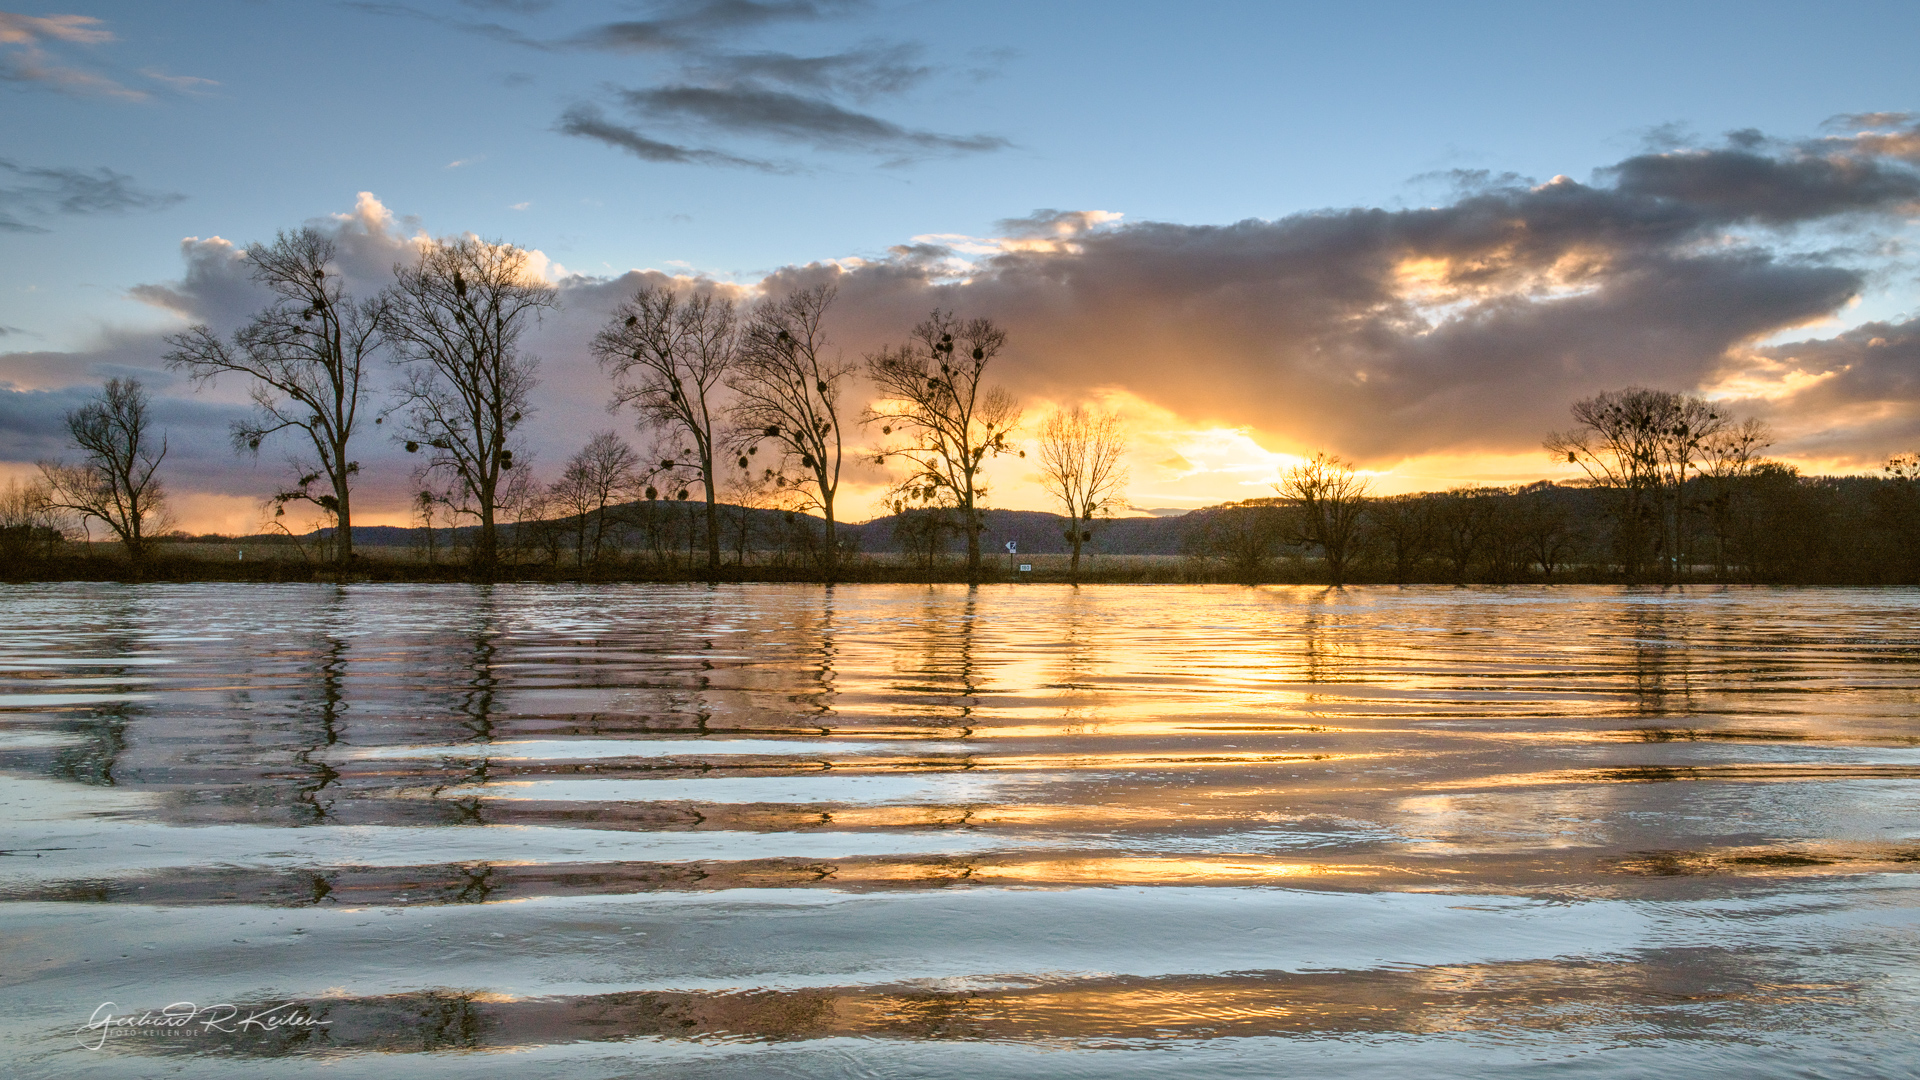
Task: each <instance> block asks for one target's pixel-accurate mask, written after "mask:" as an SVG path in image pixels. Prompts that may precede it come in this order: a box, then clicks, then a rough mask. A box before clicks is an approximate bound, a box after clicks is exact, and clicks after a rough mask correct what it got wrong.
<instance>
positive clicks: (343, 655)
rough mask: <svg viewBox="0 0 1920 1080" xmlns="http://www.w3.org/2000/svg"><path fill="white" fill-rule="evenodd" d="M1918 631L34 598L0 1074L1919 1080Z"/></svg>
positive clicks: (1111, 597)
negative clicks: (1800, 1079) (138, 1026)
mask: <svg viewBox="0 0 1920 1080" xmlns="http://www.w3.org/2000/svg"><path fill="white" fill-rule="evenodd" d="M1916 601H1920V594H1916V593H1915V592H1913V591H1910V590H1858V591H1849V590H1817V591H1816V590H1744V589H1736V590H1710V591H1703V590H1685V591H1682V590H1666V591H1659V590H1646V591H1636V590H1622V589H1600V588H1594V589H1574V588H1560V589H1489V590H1465V589H1395V588H1353V589H1347V590H1344V591H1338V592H1332V591H1327V590H1324V589H1309V588H1281V589H1258V590H1252V589H1237V588H1228V587H1195V588H1184V587H1108V588H1101V587H1094V588H1081V589H1078V590H1075V589H1068V588H1055V587H1047V586H993V587H987V588H982V589H978V590H971V591H970V590H967V589H965V588H963V587H958V586H955V587H932V588H928V587H910V586H897V587H895V586H884V587H883V586H873V587H866V586H863V587H839V588H834V589H831V590H829V589H823V588H818V587H801V586H795V587H782V586H764V585H756V586H741V587H720V588H708V587H703V586H630V587H618V586H616V587H549V586H498V587H492V588H483V587H468V586H372V585H365V586H360V585H356V586H344V587H337V586H262V585H225V584H223V585H197V586H121V585H80V584H76V585H51V586H28V587H10V588H6V589H4V590H0V1054H3V1055H4V1059H5V1060H7V1061H9V1062H10V1063H11V1064H12V1066H13V1068H14V1069H15V1071H16V1072H17V1073H18V1075H21V1076H29V1077H56V1076H60V1077H64V1076H77V1075H85V1076H103V1077H135V1076H138V1077H146V1076H174V1075H177V1076H216V1077H224V1076H229V1075H230V1076H235V1077H240V1076H258V1075H274V1076H280V1075H304V1074H306V1073H307V1072H308V1071H315V1072H319V1071H324V1072H325V1073H326V1074H327V1075H332V1076H341V1077H347V1076H378V1077H382V1078H383V1080H386V1078H393V1080H401V1078H410V1077H442V1076H446V1077H454V1076H458V1077H468V1076H475V1075H487V1076H491V1075H500V1076H515V1077H522V1076H524V1077H625V1076H635V1075H641V1074H645V1075H648V1076H659V1077H680V1076H685V1077H704V1076H716V1077H719V1076H725V1077H735V1076H743V1077H752V1076H820V1077H841V1076H848V1077H851V1076H929V1077H932V1076H956V1077H962V1076H964V1077H968V1078H981V1077H992V1076H1002V1075H1005V1076H1070V1077H1077V1076H1087V1077H1096V1076H1100V1077H1104V1076H1155V1077H1161V1076H1164V1077H1191V1076H1199V1077H1204V1076H1269V1075H1276V1074H1285V1073H1290V1072H1304V1073H1310V1074H1315V1075H1343V1074H1349V1075H1367V1076H1396V1075H1406V1076H1419V1077H1431V1076H1435V1075H1460V1076H1470V1075H1515V1076H1521V1075H1525V1076H1532V1075H1540V1074H1542V1073H1554V1074H1566V1075H1576V1076H1588V1075H1592V1076H1605V1077H1616V1076H1617V1077H1627V1076H1633V1077H1640V1076H1657V1075H1675V1076H1680V1075H1699V1074H1701V1073H1703V1072H1707V1071H1720V1072H1728V1073H1735V1072H1738V1073H1746V1074H1752V1075H1780V1076H1799V1075H1818V1076H1850V1075H1859V1076H1892V1075H1915V1074H1916V1072H1915V1070H1916V1066H1915V1061H1916V1060H1920V1054H1916V1049H1920V1048H1917V1047H1916V1040H1915V1037H1914V1035H1913V1032H1914V1031H1915V1029H1916V1026H1917V1025H1920V932H1917V931H1920V918H1917V917H1916V912H1917V911H1920V906H1917V905H1916V901H1920V893H1917V892H1916V891H1915V888H1914V886H1915V884H1916V878H1915V877H1914V871H1915V870H1916V869H1920V783H1916V780H1920V619H1916ZM105 1002H113V1003H114V1005H113V1007H112V1008H111V1009H110V1010H109V1012H110V1013H113V1014H132V1013H137V1012H139V1011H141V1010H161V1009H164V1008H165V1007H166V1006H168V1005H170V1004H173V1003H176V1002H193V1003H196V1004H198V1005H202V1006H206V1005H212V1004H216V1003H234V1004H236V1005H238V1006H240V1007H243V1008H247V1009H254V1010H263V1009H270V1008H272V1007H274V1006H283V1007H285V1008H286V1009H288V1010H294V1011H297V1012H299V1013H300V1014H301V1015H303V1016H306V1017H307V1018H308V1019H309V1020H311V1021H312V1023H311V1025H309V1026H299V1027H290V1028H282V1029H276V1030H272V1031H264V1030H261V1029H259V1028H253V1029H247V1030H238V1031H221V1030H212V1029H204V1028H196V1027H194V1026H193V1025H188V1026H187V1027H185V1028H184V1029H181V1030H174V1031H171V1032H159V1031H153V1030H147V1031H145V1032H144V1033H140V1032H132V1031H129V1032H119V1033H110V1034H112V1035H113V1036H114V1037H112V1038H109V1039H106V1040H105V1041H104V1045H102V1046H101V1047H100V1048H98V1049H90V1048H87V1047H86V1046H85V1045H83V1044H84V1043H86V1042H88V1041H89V1040H90V1039H91V1040H94V1041H98V1040H99V1037H100V1033H99V1032H98V1031H95V1032H92V1033H91V1034H89V1032H87V1031H85V1030H83V1026H84V1025H85V1024H86V1023H87V1022H88V1020H89V1017H91V1016H95V1015H97V1010H98V1009H99V1007H101V1006H102V1004H103V1003H105Z"/></svg>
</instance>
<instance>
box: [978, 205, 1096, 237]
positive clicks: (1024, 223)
mask: <svg viewBox="0 0 1920 1080" xmlns="http://www.w3.org/2000/svg"><path fill="white" fill-rule="evenodd" d="M1118 216H1119V215H1117V214H1107V213H1103V212H1101V211H1099V210H1035V211H1034V212H1033V213H1031V214H1027V215H1026V216H1024V217H1017V218H1001V219H1000V220H999V221H996V222H994V227H995V228H997V229H999V230H1000V231H1001V232H1003V233H1005V234H1006V235H1008V236H1074V235H1078V234H1080V233H1083V232H1086V231H1088V230H1089V229H1096V228H1099V227H1100V226H1102V225H1105V224H1107V223H1108V222H1110V221H1111V220H1113V219H1114V218H1117V217H1118Z"/></svg>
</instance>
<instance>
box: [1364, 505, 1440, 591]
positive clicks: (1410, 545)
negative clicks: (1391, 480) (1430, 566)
mask: <svg viewBox="0 0 1920 1080" xmlns="http://www.w3.org/2000/svg"><path fill="white" fill-rule="evenodd" d="M1367 509H1368V517H1369V518H1370V519H1371V524H1372V527H1373V530H1374V532H1375V534H1376V535H1377V536H1378V537H1379V538H1380V541H1381V545H1382V546H1384V547H1385V548H1386V554H1387V558H1388V559H1389V560H1391V562H1392V564H1393V580H1394V583H1395V584H1397V585H1405V584H1407V582H1409V581H1411V580H1412V579H1413V572H1414V570H1415V569H1416V568H1417V567H1418V566H1419V565H1420V563H1421V562H1422V561H1423V560H1424V559H1426V558H1427V556H1428V554H1429V552H1430V551H1431V550H1432V548H1433V501H1432V500H1431V499H1429V498H1427V497H1425V496H1422V495H1388V496H1386V497H1385V498H1379V499H1374V500H1373V501H1372V502H1371V503H1370V504H1369V506H1368V508H1367Z"/></svg>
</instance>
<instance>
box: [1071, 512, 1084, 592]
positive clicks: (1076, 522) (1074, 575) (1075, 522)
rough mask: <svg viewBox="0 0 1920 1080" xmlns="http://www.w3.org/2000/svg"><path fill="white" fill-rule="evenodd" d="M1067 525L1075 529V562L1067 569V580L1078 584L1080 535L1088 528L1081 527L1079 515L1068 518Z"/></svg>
mask: <svg viewBox="0 0 1920 1080" xmlns="http://www.w3.org/2000/svg"><path fill="white" fill-rule="evenodd" d="M1067 525H1068V527H1070V528H1071V529H1073V564H1072V566H1071V567H1070V568H1069V569H1068V570H1067V580H1068V581H1069V582H1071V583H1073V584H1075V585H1078V584H1080V536H1081V534H1082V533H1084V532H1085V531H1086V530H1084V529H1082V528H1081V527H1080V519H1079V518H1078V517H1073V518H1069V519H1067Z"/></svg>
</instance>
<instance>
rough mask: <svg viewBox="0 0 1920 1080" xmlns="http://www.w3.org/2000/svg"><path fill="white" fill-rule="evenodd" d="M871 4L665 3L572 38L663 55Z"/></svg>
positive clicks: (587, 44)
mask: <svg viewBox="0 0 1920 1080" xmlns="http://www.w3.org/2000/svg"><path fill="white" fill-rule="evenodd" d="M865 6H866V5H865V4H864V3H858V2H832V0H825V2H821V0H786V2H776V3H764V2H760V0H690V2H685V3H673V4H662V5H659V6H657V7H656V8H655V9H654V14H653V16H652V17H651V18H647V19H632V20H626V21H623V22H610V23H602V24H601V25H599V26H595V27H592V28H590V29H588V30H583V31H581V32H580V33H578V34H575V35H574V36H573V37H572V38H570V39H568V42H567V44H570V45H573V46H575V47H578V48H586V49H603V50H607V51H611V52H659V51H663V50H672V49H687V48H691V47H693V46H696V45H700V44H704V43H706V42H708V41H710V40H712V39H713V38H715V37H718V36H721V35H731V34H739V33H743V32H746V31H750V30H757V29H759V28H761V27H763V26H767V25H770V24H773V23H779V22H811V21H815V20H819V19H826V18H831V17H834V16H838V15H844V14H846V13H848V12H850V11H854V10H857V9H859V8H863V7H865Z"/></svg>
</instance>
